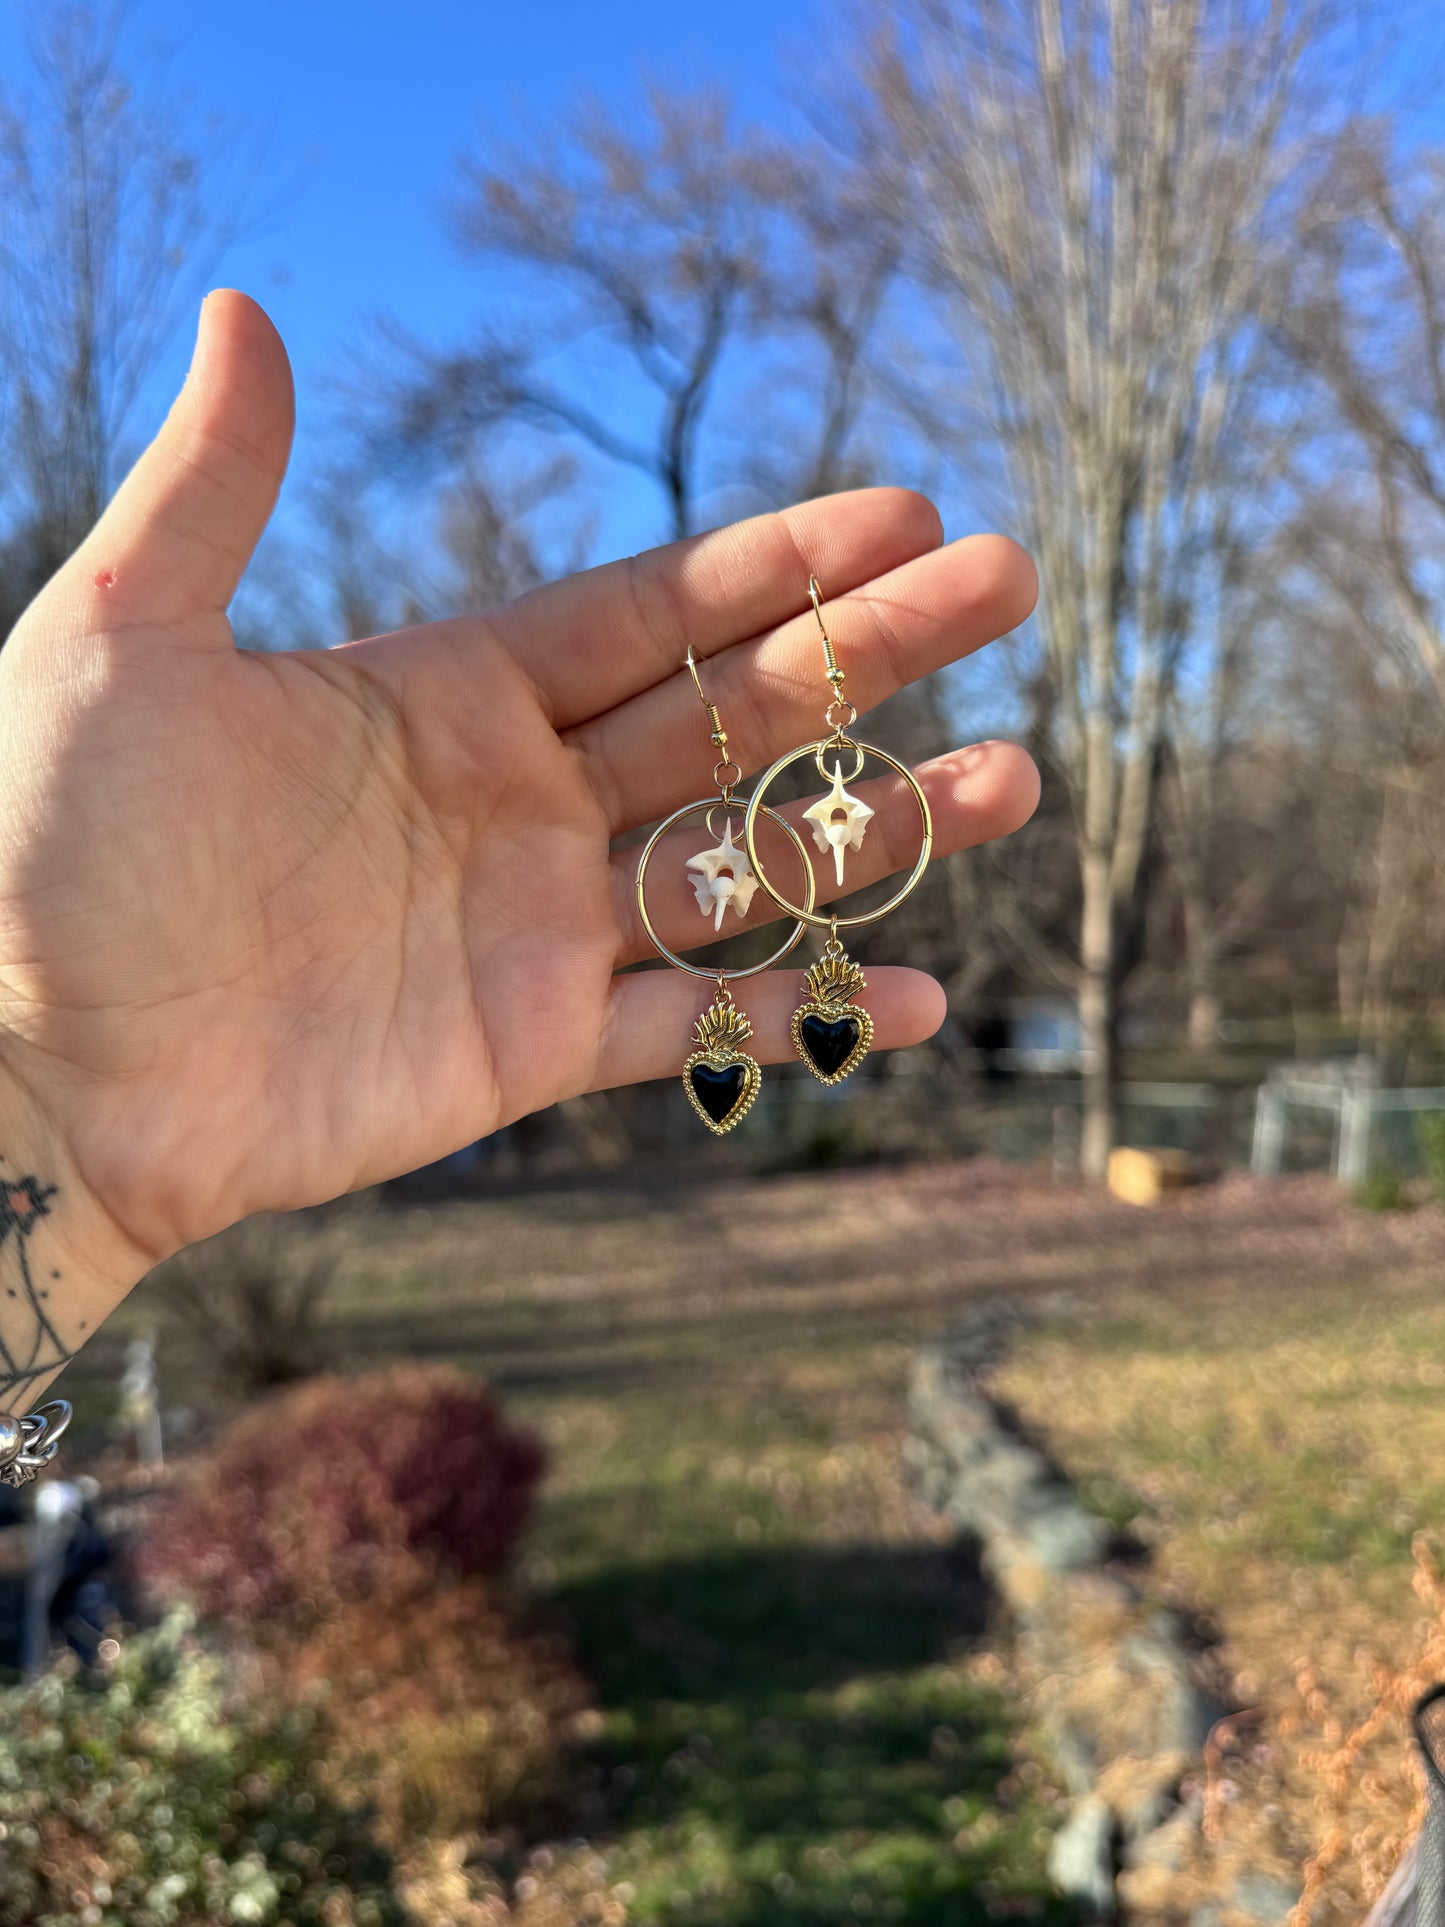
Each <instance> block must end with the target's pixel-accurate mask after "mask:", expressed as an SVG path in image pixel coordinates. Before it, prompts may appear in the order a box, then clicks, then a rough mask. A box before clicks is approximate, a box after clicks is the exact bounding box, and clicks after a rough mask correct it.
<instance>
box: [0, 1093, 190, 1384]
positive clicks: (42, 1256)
mask: <svg viewBox="0 0 1445 1927" xmlns="http://www.w3.org/2000/svg"><path fill="white" fill-rule="evenodd" d="M155 1262H156V1259H155V1257H154V1256H153V1255H151V1254H148V1253H147V1252H145V1251H143V1250H142V1249H141V1248H140V1246H139V1245H137V1244H136V1243H135V1242H134V1240H133V1239H131V1238H130V1237H129V1236H128V1234H127V1233H126V1231H125V1230H124V1228H123V1227H122V1226H121V1225H120V1224H119V1223H117V1221H116V1219H115V1218H114V1216H113V1215H112V1214H111V1213H110V1211H108V1210H107V1208H106V1207H105V1205H104V1204H103V1203H102V1201H101V1200H100V1199H99V1198H98V1197H97V1196H96V1195H95V1193H94V1192H93V1190H92V1189H91V1188H90V1186H89V1185H88V1184H87V1182H86V1181H85V1178H84V1176H83V1174H82V1172H81V1171H80V1168H79V1166H78V1163H77V1161H76V1159H75V1157H74V1156H73V1154H72V1153H71V1150H70V1147H69V1145H68V1144H67V1143H66V1141H65V1138H64V1135H63V1133H62V1132H61V1131H60V1130H59V1129H58V1128H57V1127H56V1126H55V1124H54V1122H53V1120H51V1119H50V1118H49V1117H47V1115H46V1114H45V1112H44V1111H43V1110H42V1109H41V1108H40V1107H39V1106H38V1105H36V1104H35V1103H34V1101H33V1099H31V1098H30V1097H29V1095H28V1094H27V1093H25V1092H24V1091H23V1090H21V1089H20V1088H19V1087H18V1086H17V1084H16V1083H15V1081H14V1080H13V1079H12V1078H10V1077H0V1413H7V1412H8V1413H18V1412H22V1411H25V1410H28V1409H29V1408H30V1407H31V1406H33V1405H34V1404H35V1403H36V1402H37V1400H39V1399H40V1398H41V1397H43V1395H44V1393H45V1389H46V1387H47V1386H48V1385H49V1384H50V1382H51V1380H52V1379H53V1378H54V1377H55V1376H56V1374H57V1373H58V1372H59V1371H61V1370H62V1369H63V1368H64V1367H65V1366H66V1365H67V1364H68V1363H69V1361H70V1360H71V1358H73V1357H74V1355H75V1354H76V1352H78V1351H79V1350H80V1348H81V1347H82V1346H83V1345H84V1344H85V1342H86V1341H87V1339H88V1338H90V1336H91V1335H92V1333H93V1332H94V1331H95V1330H96V1329H97V1328H98V1327H99V1326H100V1325H101V1324H103V1323H104V1321H105V1320H106V1319H107V1318H108V1317H109V1316H110V1314H111V1312H113V1311H114V1310H115V1308H116V1306H117V1305H118V1304H119V1303H120V1301H121V1299H122V1298H124V1297H125V1295H126V1293H127V1292H128V1291H129V1290H130V1289H131V1287H132V1285H134V1284H135V1283H136V1282H137V1280H138V1279H140V1278H142V1277H143V1276H144V1275H145V1273H146V1272H147V1271H148V1270H149V1269H150V1268H151V1266H152V1265H153V1264H154V1263H155Z"/></svg>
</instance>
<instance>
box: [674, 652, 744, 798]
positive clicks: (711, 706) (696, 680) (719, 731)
mask: <svg viewBox="0 0 1445 1927" xmlns="http://www.w3.org/2000/svg"><path fill="white" fill-rule="evenodd" d="M687 672H688V674H689V675H690V676H691V677H692V686H693V688H694V689H695V690H696V691H697V693H698V697H699V699H700V700H701V702H702V706H703V708H704V709H705V710H706V711H707V719H708V721H709V722H710V723H711V724H712V744H713V748H714V749H715V750H716V751H717V752H718V761H717V762H716V763H715V764H714V765H713V772H712V780H713V781H714V782H715V783H716V784H717V785H718V787H719V789H721V790H722V792H723V796H724V799H726V798H727V796H728V795H729V794H730V792H731V790H732V786H733V784H734V783H739V782H741V781H742V774H743V773H742V769H741V768H740V767H739V765H738V764H737V763H736V762H734V761H733V759H732V757H731V756H729V754H728V733H727V731H726V730H725V729H724V728H723V726H722V718H721V717H720V716H719V715H718V713H717V704H716V703H713V702H709V701H708V695H707V691H706V690H705V689H704V688H703V686H702V677H701V676H699V674H698V673H697V657H696V656H695V655H694V654H693V653H692V644H691V643H689V644H688V645H687ZM724 770H732V771H734V772H735V773H734V774H733V775H732V776H730V777H728V778H727V780H726V781H724V779H723V776H722V774H721V772H722V771H724Z"/></svg>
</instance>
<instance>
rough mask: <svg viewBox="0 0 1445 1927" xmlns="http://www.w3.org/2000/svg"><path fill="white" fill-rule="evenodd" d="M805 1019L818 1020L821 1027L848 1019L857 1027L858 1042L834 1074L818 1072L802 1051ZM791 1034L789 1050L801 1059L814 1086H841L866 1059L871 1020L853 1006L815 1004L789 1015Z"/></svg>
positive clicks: (832, 1072)
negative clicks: (814, 1081) (820, 1020)
mask: <svg viewBox="0 0 1445 1927" xmlns="http://www.w3.org/2000/svg"><path fill="white" fill-rule="evenodd" d="M805 1017H821V1018H822V1020H823V1022H824V1023H825V1024H836V1023H841V1022H842V1020H843V1019H844V1018H845V1017H851V1018H852V1020H853V1022H854V1023H855V1024H857V1026H858V1041H857V1043H856V1044H855V1045H854V1046H853V1048H852V1050H850V1051H849V1053H848V1055H847V1057H845V1058H844V1060H843V1062H842V1063H841V1064H840V1065H839V1066H838V1068H837V1070H835V1071H824V1070H820V1069H819V1067H818V1065H816V1064H815V1063H814V1062H813V1060H812V1058H811V1057H810V1056H809V1055H808V1053H807V1051H806V1050H805V1049H804V1048H803V1019H804V1018H805ZM792 1033H793V1049H794V1050H795V1051H796V1052H797V1053H798V1055H799V1057H801V1058H802V1060H803V1062H804V1063H805V1064H806V1065H807V1067H808V1069H809V1070H810V1071H811V1072H812V1073H813V1075H814V1077H816V1078H817V1080H818V1082H819V1083H820V1084H841V1083H842V1082H843V1079H844V1078H845V1077H847V1076H849V1075H850V1074H851V1073H852V1072H853V1071H856V1070H857V1068H858V1066H859V1065H860V1064H861V1063H862V1062H863V1059H864V1058H865V1057H866V1056H867V1055H868V1051H869V1048H870V1046H871V1045H872V1042H873V1019H872V1018H871V1017H870V1016H869V1015H868V1013H867V1011H866V1010H859V1008H858V1006H857V1005H856V1004H844V1005H842V1006H840V1005H838V1004H819V1003H806V1004H799V1005H798V1008H797V1009H796V1010H795V1011H794V1012H793V1022H792Z"/></svg>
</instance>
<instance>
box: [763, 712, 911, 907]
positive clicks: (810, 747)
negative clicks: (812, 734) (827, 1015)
mask: <svg viewBox="0 0 1445 1927" xmlns="http://www.w3.org/2000/svg"><path fill="white" fill-rule="evenodd" d="M830 742H831V738H827V737H824V738H821V739H820V740H819V741H818V742H816V743H804V744H802V746H801V747H800V748H798V749H790V750H789V751H788V753H787V755H786V756H780V757H779V758H778V760H777V762H776V763H774V764H773V766H772V768H771V769H770V770H768V771H766V772H765V773H764V775H763V777H762V779H761V781H760V782H759V784H758V786H757V788H756V789H755V790H754V791H753V794H752V798H751V800H750V801H749V803H748V809H747V815H746V816H745V817H744V818H743V842H744V844H745V846H746V848H747V853H748V862H749V864H750V865H751V866H752V872H753V875H754V876H755V877H756V878H757V880H758V882H759V883H760V884H761V885H762V886H763V889H764V890H765V891H766V892H767V894H768V895H769V896H770V897H771V898H772V900H773V902H774V903H775V904H777V906H778V908H779V909H780V910H782V911H784V912H785V913H786V914H787V915H788V916H790V917H799V918H801V919H802V921H803V922H804V923H808V924H811V925H812V926H813V927H814V928H815V929H822V928H823V927H824V925H831V926H832V927H834V928H835V929H840V930H855V929H857V927H858V926H859V925H860V924H864V923H877V921H878V919H879V918H880V917H886V916H887V915H888V913H889V911H890V910H896V909H897V908H898V906H899V904H900V903H904V902H906V901H907V899H908V898H909V897H911V896H912V895H913V892H914V891H915V890H916V889H917V888H918V885H919V884H920V883H921V882H922V880H923V872H924V871H925V870H926V869H927V868H928V859H929V857H930V856H931V855H932V853H933V813H932V811H931V810H930V809H929V807H928V798H927V797H926V796H925V795H924V794H923V791H922V790H921V789H920V788H919V786H918V779H917V777H915V776H914V774H913V771H912V770H911V769H909V768H908V766H907V765H906V764H905V763H900V762H899V761H898V759H897V757H896V756H890V755H889V754H888V752H887V750H886V749H878V748H877V747H876V746H875V745H874V744H872V743H855V744H854V748H855V749H856V750H857V751H858V755H859V759H860V760H859V768H861V767H862V758H863V757H865V756H876V757H877V759H878V761H879V762H880V763H886V764H887V765H888V767H889V768H890V769H891V770H893V771H895V772H896V774H897V775H899V776H901V777H902V778H903V780H904V782H905V783H906V784H907V785H908V788H909V790H910V791H911V793H912V796H913V800H914V802H915V803H916V804H917V805H918V814H919V817H920V819H921V821H922V823H923V847H922V849H920V850H919V852H918V861H917V862H916V863H915V864H914V866H913V868H912V870H911V871H910V872H909V874H908V876H907V878H906V879H905V880H904V882H903V883H902V884H901V885H900V886H899V888H898V889H897V890H895V891H894V893H893V895H892V896H891V897H889V899H888V901H887V902H886V903H881V904H879V906H878V908H877V909H876V910H863V911H859V912H858V913H857V914H855V915H854V916H851V917H835V916H832V915H829V916H821V915H819V914H818V913H817V912H816V911H815V910H814V909H813V899H814V896H815V895H816V890H815V888H814V879H813V866H812V864H811V863H809V865H808V884H809V888H808V901H807V903H806V904H805V905H803V906H802V908H799V906H798V905H797V904H795V903H789V902H788V899H787V898H786V897H785V896H783V895H782V893H781V892H780V891H779V890H777V889H776V888H775V887H774V886H773V884H772V883H770V882H769V881H768V877H767V874H766V872H765V871H764V869H763V866H762V864H761V863H759V861H758V853H757V847H756V836H755V828H754V826H755V822H756V818H757V816H758V813H759V811H761V812H762V814H763V815H765V816H772V815H773V811H772V810H768V809H764V807H763V800H762V799H763V796H764V793H765V792H766V791H767V790H768V789H769V787H770V786H771V785H772V784H773V783H774V782H775V781H776V780H777V778H778V777H779V776H781V775H782V773H783V771H784V770H785V769H787V768H788V767H789V765H790V764H793V763H796V762H799V761H800V760H801V759H802V758H803V757H804V756H815V757H821V756H822V754H823V752H824V751H825V750H826V749H827V748H828V747H829V745H830ZM821 767H822V765H821V763H820V764H819V768H820V769H821ZM856 774H857V771H856V770H855V771H854V775H856ZM829 780H831V779H829ZM848 780H849V782H851V781H852V780H853V778H852V777H849V779H848Z"/></svg>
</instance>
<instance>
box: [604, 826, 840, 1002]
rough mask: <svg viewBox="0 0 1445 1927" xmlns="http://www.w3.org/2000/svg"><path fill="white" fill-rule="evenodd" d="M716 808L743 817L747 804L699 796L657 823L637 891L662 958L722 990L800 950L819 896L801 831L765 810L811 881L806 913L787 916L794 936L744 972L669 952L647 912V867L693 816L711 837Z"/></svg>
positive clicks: (646, 925)
mask: <svg viewBox="0 0 1445 1927" xmlns="http://www.w3.org/2000/svg"><path fill="white" fill-rule="evenodd" d="M716 809H724V810H736V811H737V813H738V815H739V816H742V815H743V811H744V805H743V804H742V803H741V802H740V801H739V800H738V799H737V798H735V797H731V796H729V797H720V796H707V797H700V798H699V799H698V800H697V802H695V803H684V804H683V806H682V808H681V809H680V810H674V811H673V813H672V815H671V816H669V817H668V818H667V820H666V821H665V822H663V823H659V824H658V826H657V828H656V829H655V830H654V831H653V832H652V835H651V836H650V837H649V838H648V839H647V843H646V845H645V847H644V849H643V852H642V855H641V857H640V858H639V859H638V864H637V881H636V890H637V913H638V915H639V916H640V917H641V918H642V927H643V929H644V930H645V931H646V932H647V935H648V939H649V941H650V942H651V944H652V947H653V949H654V950H655V951H656V952H657V953H658V955H659V956H660V957H666V959H667V961H668V962H669V963H670V964H675V965H676V966H677V968H678V969H679V970H685V971H686V972H687V974H688V976H689V977H711V978H712V979H713V980H714V981H715V982H716V983H717V985H718V987H719V989H721V988H722V987H723V986H724V985H726V984H730V983H736V982H737V981H738V980H739V979H741V978H743V977H761V976H762V974H763V972H764V971H765V970H771V969H772V967H773V965H774V964H775V963H781V962H782V960H783V958H784V957H786V956H787V954H788V952H789V951H790V950H795V949H796V948H797V947H798V945H799V943H801V942H802V939H803V933H804V931H805V930H806V929H807V927H808V922H809V920H810V918H811V912H812V909H813V903H814V900H815V899H816V897H817V894H818V886H817V879H816V878H815V877H814V875H813V866H812V864H811V863H810V862H809V861H808V852H807V851H806V850H805V849H804V847H803V839H802V838H801V837H800V836H799V835H798V832H797V831H796V830H795V829H794V828H793V826H792V824H791V823H789V822H788V820H787V819H786V817H782V816H779V815H778V813H777V811H776V810H764V811H763V815H764V816H766V817H768V818H769V819H770V820H771V821H772V822H774V823H776V824H777V825H778V827H779V829H781V830H784V831H786V833H787V835H788V836H789V838H790V839H791V841H792V845H793V848H794V849H795V850H796V851H797V852H798V860H799V861H800V862H801V864H802V866H803V875H804V876H805V877H806V878H807V879H808V907H807V910H806V911H805V912H804V913H803V915H802V916H799V915H798V913H797V911H789V913H788V914H789V915H790V916H792V917H793V918H794V919H795V922H794V927H793V930H792V933H791V935H789V937H788V938H787V939H786V941H785V942H783V943H781V944H779V946H778V948H777V949H776V950H775V951H773V953H772V955H771V956H769V957H764V959H763V961H762V962H761V963H758V964H749V965H748V967H747V968H746V969H745V970H720V969H719V968H718V966H717V965H716V964H714V965H712V967H711V968H710V969H704V967H703V966H702V965H701V964H691V963H687V962H686V961H685V960H684V959H683V958H681V957H679V956H678V954H677V952H676V951H675V950H669V949H668V947H667V945H666V944H665V943H664V942H663V941H662V938H661V937H659V936H658V934H657V932H656V930H655V929H654V928H653V925H652V917H651V916H650V914H649V912H648V908H647V895H646V890H645V887H644V886H645V882H646V878H647V866H648V864H649V863H650V862H651V860H652V853H653V851H654V850H655V849H656V848H657V846H658V844H659V843H660V842H661V841H662V839H663V838H664V837H665V836H666V835H667V833H668V831H669V830H675V829H676V828H677V826H678V824H679V823H685V822H686V821H687V819H688V818H689V817H690V816H701V817H703V819H704V821H706V822H707V824H708V834H709V835H712V834H713V830H712V825H711V813H712V811H713V810H716ZM751 821H752V814H751V811H750V810H749V812H748V815H747V816H746V817H745V818H744V825H743V830H744V835H746V834H747V825H748V823H750V822H751ZM748 861H749V862H750V863H751V864H752V867H753V874H754V875H755V876H757V878H758V881H759V882H760V883H761V882H762V876H761V874H760V873H759V871H758V866H757V862H756V859H755V858H754V857H753V854H752V851H751V850H749V852H748ZM764 890H765V893H766V894H767V895H768V896H770V897H772V896H774V893H773V891H771V890H768V889H767V886H766V885H764ZM774 900H775V901H776V898H774ZM714 941H716V939H714Z"/></svg>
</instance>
